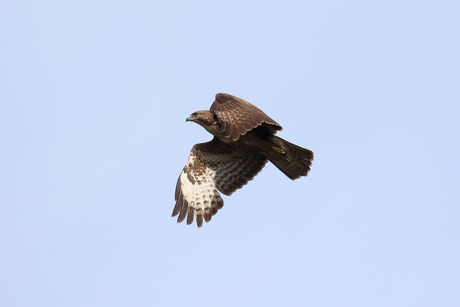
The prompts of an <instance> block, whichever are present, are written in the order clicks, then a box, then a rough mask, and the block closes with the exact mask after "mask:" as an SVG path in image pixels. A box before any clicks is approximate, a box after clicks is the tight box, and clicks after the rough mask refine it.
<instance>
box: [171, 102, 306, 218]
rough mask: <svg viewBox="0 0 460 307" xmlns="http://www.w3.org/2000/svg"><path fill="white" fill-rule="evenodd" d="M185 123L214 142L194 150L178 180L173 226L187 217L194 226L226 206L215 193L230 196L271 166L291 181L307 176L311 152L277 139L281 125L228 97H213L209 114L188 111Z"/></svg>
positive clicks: (203, 144)
mask: <svg viewBox="0 0 460 307" xmlns="http://www.w3.org/2000/svg"><path fill="white" fill-rule="evenodd" d="M186 121H193V122H195V123H197V124H199V125H201V126H203V127H204V128H205V129H206V130H207V131H208V132H209V133H211V134H212V135H214V138H213V139H212V140H211V141H209V142H207V143H201V144H196V145H194V146H193V148H192V151H191V152H190V156H189V158H188V161H187V164H186V165H185V167H184V169H183V170H182V172H181V174H180V176H179V179H178V180H177V185H176V193H175V200H176V205H175V207H174V210H173V212H172V216H176V215H178V214H179V217H178V219H177V222H178V223H180V222H182V221H184V220H185V218H187V224H188V225H190V224H192V223H193V219H194V216H195V215H196V222H197V225H198V227H201V226H202V225H203V217H204V220H205V221H206V222H209V221H210V220H211V218H212V216H213V215H215V214H216V213H217V211H218V210H219V209H221V208H222V207H223V205H224V201H223V200H222V198H221V196H220V194H219V191H220V192H221V193H223V194H225V195H227V196H230V195H231V194H232V193H233V192H235V191H236V190H237V189H240V188H241V187H243V185H245V184H246V183H248V181H250V180H252V179H253V178H254V176H256V175H257V173H259V172H260V171H261V170H262V168H263V167H264V166H265V164H266V163H267V161H270V162H272V163H273V164H274V165H275V166H276V167H277V168H278V169H279V170H280V171H282V172H283V173H284V174H285V175H286V176H288V177H289V178H290V179H292V180H294V179H297V178H299V177H300V176H307V174H308V171H309V170H310V165H311V161H312V160H313V152H312V151H311V150H308V149H305V148H302V147H299V146H297V145H294V144H292V143H289V142H288V141H286V140H283V139H282V138H280V137H277V136H275V133H276V132H277V131H278V130H281V129H282V127H281V126H280V125H279V124H278V123H277V122H275V121H274V120H273V119H271V118H270V117H269V116H267V115H266V114H265V113H264V112H262V110H260V109H259V108H257V107H256V106H254V105H252V104H250V103H249V102H247V101H245V100H243V99H240V98H238V97H235V96H232V95H229V94H222V93H220V94H217V95H216V100H215V101H214V103H213V104H212V105H211V109H210V110H209V111H197V112H194V113H192V114H191V115H190V116H189V117H188V118H187V119H186Z"/></svg>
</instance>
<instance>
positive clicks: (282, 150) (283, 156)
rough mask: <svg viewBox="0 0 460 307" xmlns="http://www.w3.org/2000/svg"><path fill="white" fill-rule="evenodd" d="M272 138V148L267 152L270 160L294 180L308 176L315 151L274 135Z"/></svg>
mask: <svg viewBox="0 0 460 307" xmlns="http://www.w3.org/2000/svg"><path fill="white" fill-rule="evenodd" d="M271 140H272V142H271V143H272V145H271V149H272V150H271V151H269V152H268V153H266V154H267V158H268V159H269V160H270V162H272V163H273V164H275V166H276V167H277V168H278V169H279V170H280V171H282V172H283V173H284V174H285V175H286V176H288V177H289V178H290V179H292V180H294V179H297V178H300V176H307V174H308V172H309V171H310V165H311V161H313V152H312V151H311V150H308V149H305V148H302V147H300V146H297V145H294V144H292V143H289V142H288V141H286V140H283V139H282V138H280V137H277V136H273V137H272V139H271Z"/></svg>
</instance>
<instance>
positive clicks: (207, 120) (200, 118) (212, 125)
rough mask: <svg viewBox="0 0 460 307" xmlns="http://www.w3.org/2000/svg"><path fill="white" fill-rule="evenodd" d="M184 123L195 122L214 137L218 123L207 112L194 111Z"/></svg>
mask: <svg viewBox="0 0 460 307" xmlns="http://www.w3.org/2000/svg"><path fill="white" fill-rule="evenodd" d="M185 121H187V122H188V121H191V122H195V123H197V124H199V125H201V126H203V127H204V128H205V129H206V130H208V131H209V132H210V133H211V134H214V135H216V133H217V130H216V129H217V127H218V123H217V121H216V119H215V117H214V115H213V114H212V113H211V112H209V111H196V112H193V113H192V114H190V116H189V117H187V119H186V120H185Z"/></svg>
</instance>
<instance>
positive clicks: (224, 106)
mask: <svg viewBox="0 0 460 307" xmlns="http://www.w3.org/2000/svg"><path fill="white" fill-rule="evenodd" d="M210 111H211V113H212V114H214V115H215V116H216V118H217V121H218V123H219V128H220V129H222V130H224V131H225V134H224V136H225V137H230V136H231V137H232V140H233V141H236V140H238V138H239V137H240V135H244V134H245V133H246V132H248V131H249V130H251V129H253V128H255V127H257V126H260V125H262V124H264V123H265V124H266V125H267V126H268V128H270V130H271V132H272V133H276V131H277V130H281V129H283V128H282V127H281V126H280V125H279V124H278V123H277V122H275V121H274V120H273V119H271V118H270V117H269V116H268V115H267V114H265V113H264V112H263V111H262V110H260V109H259V108H257V107H256V106H254V105H252V104H250V103H249V102H247V101H246V100H243V99H241V98H238V97H235V96H232V95H229V94H222V93H220V94H217V95H216V100H215V101H214V103H213V104H212V105H211V109H210Z"/></svg>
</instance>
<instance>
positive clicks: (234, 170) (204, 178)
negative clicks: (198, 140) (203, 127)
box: [172, 137, 267, 227]
mask: <svg viewBox="0 0 460 307" xmlns="http://www.w3.org/2000/svg"><path fill="white" fill-rule="evenodd" d="M266 163H267V159H266V158H265V157H264V156H262V155H260V154H259V153H257V152H254V151H248V150H247V149H246V147H244V146H242V147H235V146H231V145H228V144H226V143H224V142H222V141H221V140H219V139H218V138H216V137H215V138H214V139H213V140H212V141H210V142H207V143H202V144H196V145H195V146H193V148H192V151H191V152H190V156H189V159H188V162H187V164H186V165H185V167H184V169H183V170H182V172H181V174H180V176H179V179H178V180H177V185H176V195H175V200H176V205H175V207H174V210H173V213H172V216H176V215H177V214H179V217H178V219H177V222H182V221H183V220H184V219H185V217H187V224H191V223H192V222H193V218H194V215H195V214H196V220H197V225H198V227H201V225H202V224H203V217H204V219H205V221H206V222H209V221H210V220H211V217H212V216H213V215H215V214H216V213H217V211H218V210H219V209H221V208H222V206H223V205H224V202H223V200H222V198H221V197H220V194H219V192H218V190H219V191H220V192H222V193H224V194H225V195H231V194H232V193H233V192H234V191H236V190H237V189H239V188H241V187H242V186H243V185H245V184H246V183H247V182H248V181H249V180H252V179H253V178H254V176H255V175H257V173H258V172H260V171H261V170H262V168H263V167H264V166H265V164H266Z"/></svg>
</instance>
